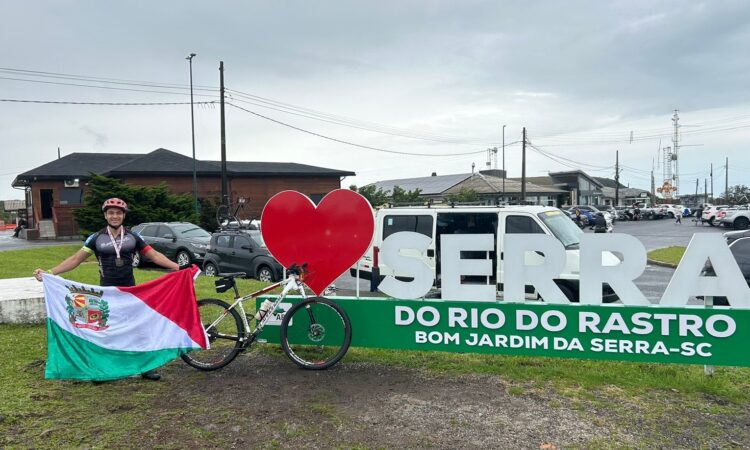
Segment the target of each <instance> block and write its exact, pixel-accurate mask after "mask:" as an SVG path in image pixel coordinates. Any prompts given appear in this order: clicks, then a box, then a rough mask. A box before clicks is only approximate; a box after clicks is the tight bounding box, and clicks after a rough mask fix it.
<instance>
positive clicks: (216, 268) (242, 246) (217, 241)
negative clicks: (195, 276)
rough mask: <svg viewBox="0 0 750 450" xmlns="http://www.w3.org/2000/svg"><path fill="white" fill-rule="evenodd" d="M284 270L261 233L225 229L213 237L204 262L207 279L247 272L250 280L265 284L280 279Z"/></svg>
mask: <svg viewBox="0 0 750 450" xmlns="http://www.w3.org/2000/svg"><path fill="white" fill-rule="evenodd" d="M283 270H284V268H283V267H282V266H281V264H279V262H278V261H276V259H274V257H273V256H271V253H270V252H269V251H268V248H266V244H265V242H263V236H261V234H260V231H258V230H224V231H219V232H217V233H214V234H212V235H211V242H210V243H209V245H208V249H207V251H206V257H205V262H204V263H203V271H204V272H205V274H206V275H208V276H212V277H215V276H217V275H219V274H220V273H225V272H226V273H228V272H245V273H246V274H247V276H248V277H253V278H255V279H257V280H259V281H265V282H273V281H278V280H280V279H281V277H282V273H283Z"/></svg>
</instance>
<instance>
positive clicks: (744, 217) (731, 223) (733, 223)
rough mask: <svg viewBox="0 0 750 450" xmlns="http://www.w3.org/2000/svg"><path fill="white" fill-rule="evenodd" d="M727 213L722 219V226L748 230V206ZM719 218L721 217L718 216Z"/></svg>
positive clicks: (729, 210) (749, 219)
mask: <svg viewBox="0 0 750 450" xmlns="http://www.w3.org/2000/svg"><path fill="white" fill-rule="evenodd" d="M725 213H726V214H725V215H724V217H722V218H721V224H722V225H724V226H725V227H734V228H735V229H737V230H746V229H747V228H748V226H750V209H748V205H744V206H737V207H733V208H729V209H727V210H726V211H725ZM719 214H721V213H719ZM717 217H719V216H718V215H717Z"/></svg>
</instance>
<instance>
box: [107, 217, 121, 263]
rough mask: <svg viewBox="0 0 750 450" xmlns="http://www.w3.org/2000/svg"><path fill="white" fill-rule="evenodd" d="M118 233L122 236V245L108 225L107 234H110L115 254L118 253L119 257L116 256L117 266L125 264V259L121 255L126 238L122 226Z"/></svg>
mask: <svg viewBox="0 0 750 450" xmlns="http://www.w3.org/2000/svg"><path fill="white" fill-rule="evenodd" d="M118 231H119V232H118V233H117V234H118V235H119V236H120V245H117V241H116V240H115V237H114V236H112V230H110V229H109V227H107V234H109V240H110V241H112V247H114V249H115V255H117V258H115V267H122V266H124V265H125V261H123V259H122V258H121V257H120V249H121V248H122V242H123V241H124V240H125V233H123V230H122V226H121V227H120V229H119V230H118Z"/></svg>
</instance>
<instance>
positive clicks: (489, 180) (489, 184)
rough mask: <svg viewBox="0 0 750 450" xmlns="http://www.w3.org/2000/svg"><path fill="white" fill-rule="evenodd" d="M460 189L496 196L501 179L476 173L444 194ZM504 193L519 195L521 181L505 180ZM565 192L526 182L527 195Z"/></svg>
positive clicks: (499, 188)
mask: <svg viewBox="0 0 750 450" xmlns="http://www.w3.org/2000/svg"><path fill="white" fill-rule="evenodd" d="M461 189H471V190H473V191H475V192H476V193H478V194H498V193H501V192H503V179H502V178H500V177H495V176H492V175H483V174H479V173H476V174H474V175H472V176H470V177H469V178H468V179H466V180H464V181H463V182H461V183H459V184H457V185H455V186H453V187H451V188H450V189H448V190H446V191H445V193H446V194H457V193H459V192H460V191H461ZM505 192H507V193H513V194H515V193H520V192H521V181H519V180H516V179H510V178H506V179H505ZM566 192H567V191H565V190H563V189H559V188H556V187H554V186H540V185H538V184H534V183H529V182H528V181H527V182H526V193H527V194H554V195H557V194H563V193H566Z"/></svg>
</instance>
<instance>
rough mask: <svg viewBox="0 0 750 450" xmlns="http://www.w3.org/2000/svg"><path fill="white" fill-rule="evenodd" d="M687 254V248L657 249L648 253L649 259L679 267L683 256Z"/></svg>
mask: <svg viewBox="0 0 750 450" xmlns="http://www.w3.org/2000/svg"><path fill="white" fill-rule="evenodd" d="M684 254H685V247H677V246H673V247H665V248H657V249H656V250H651V251H650V252H648V259H652V260H654V261H658V262H660V263H665V264H670V265H673V266H677V264H679V263H680V260H681V259H682V255H684Z"/></svg>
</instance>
